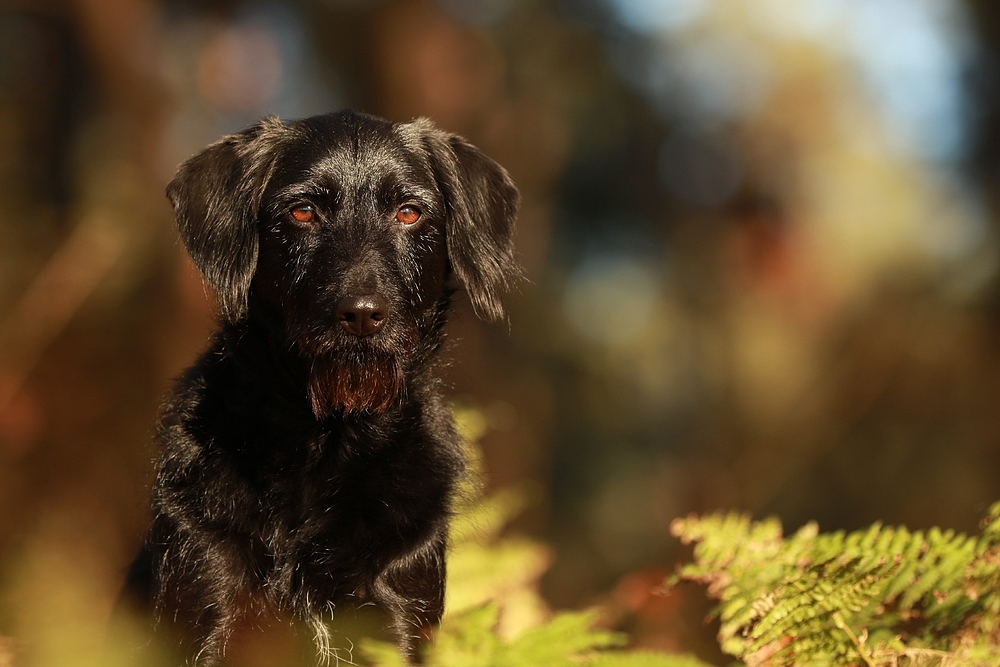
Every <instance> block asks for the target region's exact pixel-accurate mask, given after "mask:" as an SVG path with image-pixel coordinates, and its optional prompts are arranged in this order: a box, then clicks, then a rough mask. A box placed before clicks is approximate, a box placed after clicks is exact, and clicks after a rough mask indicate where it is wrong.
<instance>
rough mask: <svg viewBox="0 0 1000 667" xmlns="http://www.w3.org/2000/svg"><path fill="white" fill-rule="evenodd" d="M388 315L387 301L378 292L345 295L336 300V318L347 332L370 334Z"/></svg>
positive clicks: (378, 327) (379, 327)
mask: <svg viewBox="0 0 1000 667" xmlns="http://www.w3.org/2000/svg"><path fill="white" fill-rule="evenodd" d="M388 316H389V302H388V301H386V300H385V297H383V296H381V295H378V294H366V295H364V296H345V297H344V298H342V299H341V300H340V301H338V302H337V320H338V321H339V322H340V326H342V327H344V330H345V331H347V333H349V334H353V335H355V336H370V335H372V334H373V333H375V332H376V331H378V330H379V329H381V328H382V325H383V324H384V323H385V320H386V318H387V317H388Z"/></svg>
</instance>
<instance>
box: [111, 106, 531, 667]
mask: <svg viewBox="0 0 1000 667" xmlns="http://www.w3.org/2000/svg"><path fill="white" fill-rule="evenodd" d="M167 194H168V196H169V198H170V200H171V202H172V203H173V206H174V211H175V214H176V217H177V223H178V226H179V228H180V234H181V238H182V239H183V241H184V244H185V246H186V247H187V250H188V252H189V253H190V255H191V257H192V258H193V259H194V262H195V264H196V265H197V266H198V268H199V269H200V270H201V272H202V273H203V274H204V276H205V278H206V279H207V281H208V283H209V284H211V286H212V287H213V288H214V290H215V292H216V293H217V296H218V308H219V315H220V320H221V329H220V331H219V332H218V333H217V334H216V335H215V338H214V342H213V344H212V345H211V347H210V349H209V350H208V351H207V352H206V353H205V354H204V355H203V356H202V357H201V358H200V359H199V360H198V362H197V363H196V364H195V365H194V366H193V367H192V368H190V369H189V370H188V371H187V372H186V373H185V374H184V375H183V376H182V377H181V378H180V380H179V382H178V383H177V386H176V388H175V389H174V391H173V393H172V395H171V396H170V398H169V400H168V402H167V404H166V407H165V410H164V413H163V415H162V417H161V420H160V423H159V428H158V439H159V442H160V445H161V446H162V456H161V458H160V460H159V463H158V471H157V476H156V482H155V485H154V490H153V522H152V527H151V529H150V532H149V536H148V538H147V542H146V545H145V547H144V548H143V551H142V552H141V553H140V555H139V557H138V558H137V559H136V561H135V563H133V565H132V568H131V570H130V573H129V579H128V583H127V585H126V595H127V597H128V598H130V599H132V600H138V601H139V604H142V605H145V606H146V608H147V609H149V610H150V611H152V613H153V614H154V616H155V618H156V619H157V623H158V624H159V625H160V626H161V627H162V626H166V628H167V630H166V631H167V632H168V634H172V636H176V637H179V638H180V639H181V641H182V645H183V652H184V654H185V656H186V659H187V660H188V661H189V662H190V663H193V664H214V663H216V662H218V661H219V660H220V659H221V657H222V656H223V654H224V651H225V647H226V642H227V639H228V638H229V636H230V634H231V633H232V630H233V628H234V627H235V626H236V625H237V624H238V623H239V622H240V621H241V619H243V618H245V617H247V616H248V615H250V614H257V613H261V611H262V610H265V611H271V612H276V613H279V614H284V615H290V616H293V617H295V618H298V619H301V620H302V621H305V622H306V623H308V624H309V625H311V626H312V627H313V629H314V630H315V632H316V636H317V644H318V645H319V646H318V648H319V649H320V651H323V650H329V647H328V645H324V642H325V639H324V638H325V637H326V636H327V635H326V630H325V627H326V626H325V621H324V619H325V618H328V617H329V615H330V613H331V612H332V610H333V609H334V607H336V606H338V605H341V604H342V603H350V604H353V605H358V604H371V603H373V604H376V605H378V606H381V607H382V608H384V609H385V610H387V611H388V612H389V614H390V615H391V618H392V627H393V630H394V632H395V635H396V637H397V639H398V643H399V646H400V648H401V650H402V651H403V652H404V654H405V655H406V656H407V657H408V658H409V659H411V660H413V659H415V658H416V651H417V646H418V642H419V641H420V638H421V637H422V636H424V635H425V633H426V631H427V628H428V627H429V626H431V625H433V624H434V623H436V622H437V621H438V620H439V619H440V617H441V613H442V608H443V599H444V574H445V562H444V558H445V543H446V535H447V524H448V518H449V512H450V506H451V500H452V495H453V492H454V488H455V484H456V480H457V478H458V476H459V475H460V474H461V471H462V469H463V456H462V451H461V445H460V442H459V439H458V437H457V435H456V433H455V431H454V429H453V425H452V417H451V413H450V411H449V409H448V407H447V406H446V404H445V403H444V401H443V400H442V398H441V396H440V395H439V392H438V384H439V383H438V381H437V380H436V378H435V375H434V358H435V355H436V353H437V352H438V350H439V348H440V347H441V343H442V326H443V325H444V322H445V316H446V312H447V310H448V307H449V302H450V300H451V296H452V292H453V290H454V287H453V285H452V283H453V282H455V279H457V282H460V283H461V284H462V285H464V287H465V289H466V290H467V292H468V294H469V296H470V298H471V300H472V304H473V307H474V308H475V310H476V312H477V314H478V315H480V316H481V317H483V318H485V319H488V320H497V319H500V318H502V317H503V308H502V306H501V303H500V301H499V297H500V295H501V293H502V292H503V291H504V290H505V289H506V288H507V287H509V285H510V283H511V281H512V279H513V278H514V277H515V276H516V275H517V266H516V263H515V260H514V253H513V247H512V241H511V234H512V231H513V225H514V220H515V217H516V215H517V206H518V192H517V190H516V188H515V187H514V184H513V183H512V182H511V180H510V178H509V177H508V175H507V173H506V172H505V171H504V170H503V168H502V167H500V166H499V165H498V164H496V163H495V162H493V161H492V160H490V159H489V158H487V157H485V156H484V155H483V154H482V153H481V152H479V151H478V150H477V149H476V148H474V147H473V146H471V145H470V144H468V143H467V142H466V141H465V140H463V139H461V138H460V137H457V136H455V135H451V134H447V133H445V132H442V131H440V130H437V129H435V128H434V127H433V126H432V125H431V123H430V122H428V121H426V120H417V121H414V122H412V123H406V124H395V123H390V122H388V121H385V120H381V119H378V118H374V117H371V116H366V115H362V114H357V113H354V112H350V111H344V112H341V113H338V114H332V115H326V116H317V117H314V118H309V119H306V120H301V121H297V122H292V123H289V124H287V125H283V124H281V123H280V122H279V121H278V120H277V119H268V120H264V121H262V122H260V123H259V124H257V125H255V126H253V127H251V128H249V129H248V130H246V131H244V132H241V133H239V134H235V135H231V136H227V137H225V138H224V139H222V140H221V141H219V142H217V143H215V144H213V145H211V146H209V147H208V148H206V149H205V150H204V151H202V152H201V153H199V154H198V155H196V156H194V157H193V158H191V159H190V160H188V161H187V162H185V163H184V164H183V165H182V166H181V168H180V170H179V172H178V173H177V176H176V177H175V178H174V180H173V181H172V182H171V183H170V185H169V186H168V188H167Z"/></svg>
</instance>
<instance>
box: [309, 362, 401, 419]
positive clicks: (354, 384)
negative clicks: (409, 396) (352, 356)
mask: <svg viewBox="0 0 1000 667" xmlns="http://www.w3.org/2000/svg"><path fill="white" fill-rule="evenodd" d="M308 393H309V404H310V406H311V407H312V411H313V415H314V416H315V417H316V419H318V420H319V421H324V420H326V419H327V418H329V417H331V416H332V415H334V414H335V413H337V412H340V413H342V414H345V415H347V414H350V413H352V412H367V413H372V414H380V413H384V412H387V411H388V410H389V409H391V408H392V407H393V406H394V405H397V404H398V403H399V402H400V401H401V400H402V399H403V398H404V396H405V393H406V374H405V372H404V369H403V364H402V362H401V360H400V358H399V357H398V356H396V355H383V356H380V357H379V358H377V359H370V360H367V361H365V362H364V363H354V362H351V361H347V360H345V359H344V358H343V357H342V356H340V355H325V356H321V357H317V358H315V359H314V360H313V362H312V366H311V368H310V370H309V384H308Z"/></svg>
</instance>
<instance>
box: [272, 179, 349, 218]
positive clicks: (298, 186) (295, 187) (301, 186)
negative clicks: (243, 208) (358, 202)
mask: <svg viewBox="0 0 1000 667" xmlns="http://www.w3.org/2000/svg"><path fill="white" fill-rule="evenodd" d="M331 196H332V197H333V198H334V199H337V200H339V198H340V197H339V193H334V192H331V191H330V189H329V188H326V187H323V186H320V185H317V184H315V183H292V184H291V185H288V186H286V187H283V188H281V189H279V190H278V191H277V192H275V193H274V194H273V195H272V197H271V203H270V207H269V208H272V209H274V208H281V206H283V205H285V204H287V203H288V202H291V201H294V200H296V199H330V198H331ZM272 212H273V211H272Z"/></svg>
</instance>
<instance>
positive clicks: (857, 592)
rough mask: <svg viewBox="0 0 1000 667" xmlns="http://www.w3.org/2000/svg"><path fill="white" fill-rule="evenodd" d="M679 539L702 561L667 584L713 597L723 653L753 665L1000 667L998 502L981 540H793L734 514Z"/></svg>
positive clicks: (880, 529)
mask: <svg viewBox="0 0 1000 667" xmlns="http://www.w3.org/2000/svg"><path fill="white" fill-rule="evenodd" d="M672 531H673V533H674V535H676V536H678V537H679V538H680V539H681V540H682V541H683V542H685V543H694V544H695V550H694V557H695V562H694V563H692V564H689V565H685V566H684V567H682V568H681V569H680V570H679V571H678V573H677V574H676V575H675V576H674V577H673V578H672V580H671V582H669V583H675V582H677V581H680V580H687V581H695V582H699V583H703V584H706V585H707V586H708V592H709V594H710V595H711V596H712V597H714V598H716V599H717V600H719V605H718V607H717V609H716V613H717V614H718V616H719V619H720V622H721V626H720V632H719V641H720V644H721V646H722V649H723V650H724V651H726V652H727V653H730V654H731V655H734V656H736V657H738V658H741V659H743V660H745V661H747V663H748V664H764V663H765V662H766V664H767V665H769V666H773V667H780V666H791V665H796V666H798V667H802V666H804V665H813V664H815V665H824V666H830V667H836V666H843V667H848V666H855V665H864V666H867V667H881V666H882V665H892V666H893V667H896V666H897V665H902V664H911V665H917V664H922V663H921V661H924V662H926V661H927V660H931V659H932V658H934V657H935V656H937V658H935V659H937V660H938V662H937V663H934V664H938V665H941V666H944V665H948V666H949V667H950V666H952V665H954V666H955V667H958V666H960V665H961V666H963V667H964V666H966V665H979V664H980V663H981V660H982V659H981V658H980V657H977V656H979V655H990V656H992V657H991V659H992V662H989V663H983V664H991V665H994V666H995V665H998V664H1000V620H998V615H1000V503H997V504H995V505H994V506H993V507H992V508H991V509H990V514H989V516H988V517H987V519H986V521H985V522H984V526H983V532H982V535H981V536H980V537H978V538H976V537H970V536H966V535H962V534H956V533H955V532H954V531H950V530H947V531H942V530H940V529H937V528H932V529H931V530H929V531H927V532H926V533H924V532H921V531H915V532H910V531H908V530H907V529H906V528H895V527H887V526H883V525H882V524H880V523H876V524H874V525H873V526H871V527H869V528H868V529H866V530H862V531H856V532H851V533H845V532H843V531H838V532H834V533H827V534H820V533H819V532H818V530H817V528H816V526H815V524H808V525H807V526H805V527H803V528H802V529H801V530H799V531H798V532H796V533H795V534H794V535H792V536H791V537H788V538H784V537H782V534H781V525H780V523H778V521H777V520H775V519H768V520H765V521H761V522H754V521H751V520H750V519H749V518H748V517H747V516H745V515H735V514H729V515H713V516H708V517H704V518H697V517H688V518H685V519H681V520H678V521H675V522H674V524H673V526H672ZM907 656H910V657H907ZM941 656H945V657H946V659H944V660H942V659H941ZM918 658H919V659H918ZM907 660H909V662H908V663H907V662H906V661H907ZM927 664H931V663H927Z"/></svg>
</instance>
